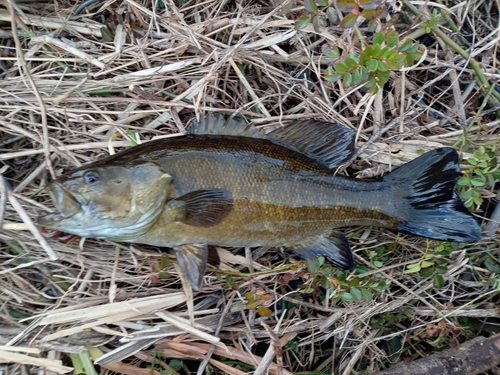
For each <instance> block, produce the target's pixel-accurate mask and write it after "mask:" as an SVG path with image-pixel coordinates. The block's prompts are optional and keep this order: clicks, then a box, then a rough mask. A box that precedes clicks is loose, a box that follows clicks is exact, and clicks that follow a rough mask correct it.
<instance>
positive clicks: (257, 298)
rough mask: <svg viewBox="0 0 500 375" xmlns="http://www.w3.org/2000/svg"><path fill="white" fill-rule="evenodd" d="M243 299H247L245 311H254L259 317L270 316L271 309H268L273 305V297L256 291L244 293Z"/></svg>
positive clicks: (261, 291) (258, 290)
mask: <svg viewBox="0 0 500 375" xmlns="http://www.w3.org/2000/svg"><path fill="white" fill-rule="evenodd" d="M245 298H246V299H247V309H249V310H256V312H257V314H259V316H270V315H271V314H272V311H271V309H270V308H269V307H268V306H271V305H272V304H273V297H272V296H271V295H270V294H268V293H266V292H264V291H263V290H260V289H257V290H255V292H247V293H245Z"/></svg>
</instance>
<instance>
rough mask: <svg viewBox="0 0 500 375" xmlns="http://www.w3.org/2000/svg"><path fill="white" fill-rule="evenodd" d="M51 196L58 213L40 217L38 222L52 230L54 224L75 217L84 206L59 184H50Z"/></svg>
mask: <svg viewBox="0 0 500 375" xmlns="http://www.w3.org/2000/svg"><path fill="white" fill-rule="evenodd" d="M49 195H50V198H51V199H52V202H53V203H54V206H55V208H56V212H54V213H51V214H48V215H43V216H39V217H38V218H37V222H38V224H40V225H43V226H46V227H49V228H50V227H51V226H53V225H52V224H53V223H54V222H58V221H62V220H64V219H68V218H70V217H72V216H75V215H76V214H77V213H78V212H80V211H81V209H82V205H81V204H80V202H78V200H77V198H76V197H75V196H74V195H73V194H72V193H71V192H70V191H68V190H67V189H65V188H64V187H63V186H62V185H61V184H60V183H58V182H52V183H51V184H50V186H49Z"/></svg>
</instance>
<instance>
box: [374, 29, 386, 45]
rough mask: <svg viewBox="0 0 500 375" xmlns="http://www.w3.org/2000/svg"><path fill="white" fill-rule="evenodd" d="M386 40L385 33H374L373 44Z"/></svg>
mask: <svg viewBox="0 0 500 375" xmlns="http://www.w3.org/2000/svg"><path fill="white" fill-rule="evenodd" d="M383 42H384V34H382V33H380V32H378V33H375V34H373V44H379V45H380V44H382V43H383Z"/></svg>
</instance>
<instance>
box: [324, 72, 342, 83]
mask: <svg viewBox="0 0 500 375" xmlns="http://www.w3.org/2000/svg"><path fill="white" fill-rule="evenodd" d="M341 78H342V76H341V75H340V74H334V75H331V76H325V79H326V80H327V81H328V82H337V81H338V80H340V79H341Z"/></svg>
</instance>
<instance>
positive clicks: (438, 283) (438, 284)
mask: <svg viewBox="0 0 500 375" xmlns="http://www.w3.org/2000/svg"><path fill="white" fill-rule="evenodd" d="M443 286H444V277H443V276H442V275H439V274H435V275H434V287H435V288H442V287H443Z"/></svg>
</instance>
